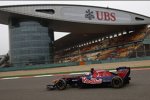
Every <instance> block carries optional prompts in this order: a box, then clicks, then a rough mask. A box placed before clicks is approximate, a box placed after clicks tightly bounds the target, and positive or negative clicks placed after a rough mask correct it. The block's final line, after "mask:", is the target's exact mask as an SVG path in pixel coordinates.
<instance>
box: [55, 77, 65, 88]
mask: <svg viewBox="0 0 150 100" xmlns="http://www.w3.org/2000/svg"><path fill="white" fill-rule="evenodd" d="M56 87H57V89H58V90H64V89H66V87H67V83H66V81H65V80H64V79H60V80H59V81H58V82H57V83H56Z"/></svg>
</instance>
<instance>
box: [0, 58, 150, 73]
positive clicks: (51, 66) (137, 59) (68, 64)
mask: <svg viewBox="0 0 150 100" xmlns="http://www.w3.org/2000/svg"><path fill="white" fill-rule="evenodd" d="M140 60H150V56H146V57H140V58H120V59H108V60H101V61H87V62H85V64H86V65H89V64H101V63H115V62H127V61H140ZM78 65H80V62H69V63H68V62H67V63H59V64H44V65H34V66H25V67H8V68H0V72H6V71H17V70H35V69H44V68H56V67H67V66H78Z"/></svg>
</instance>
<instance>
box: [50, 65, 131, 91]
mask: <svg viewBox="0 0 150 100" xmlns="http://www.w3.org/2000/svg"><path fill="white" fill-rule="evenodd" d="M129 75H130V68H129V67H118V68H116V72H110V71H107V70H94V68H92V69H91V71H90V73H88V74H84V75H79V76H75V75H74V76H70V77H63V78H61V79H57V80H54V81H53V85H51V84H50V85H47V89H48V90H54V89H58V90H64V89H66V88H67V87H68V86H71V87H79V88H85V87H101V86H111V87H113V88H121V87H123V86H124V85H125V84H129V80H130V77H129Z"/></svg>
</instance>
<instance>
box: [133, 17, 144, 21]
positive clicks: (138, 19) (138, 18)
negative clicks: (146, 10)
mask: <svg viewBox="0 0 150 100" xmlns="http://www.w3.org/2000/svg"><path fill="white" fill-rule="evenodd" d="M135 20H137V21H143V20H144V19H143V18H140V17H135Z"/></svg>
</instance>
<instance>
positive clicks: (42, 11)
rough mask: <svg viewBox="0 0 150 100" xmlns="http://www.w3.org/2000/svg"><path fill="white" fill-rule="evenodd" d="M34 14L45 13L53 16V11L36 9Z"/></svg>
mask: <svg viewBox="0 0 150 100" xmlns="http://www.w3.org/2000/svg"><path fill="white" fill-rule="evenodd" d="M35 11H36V12H41V13H47V14H55V10H54V9H36V10H35Z"/></svg>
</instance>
